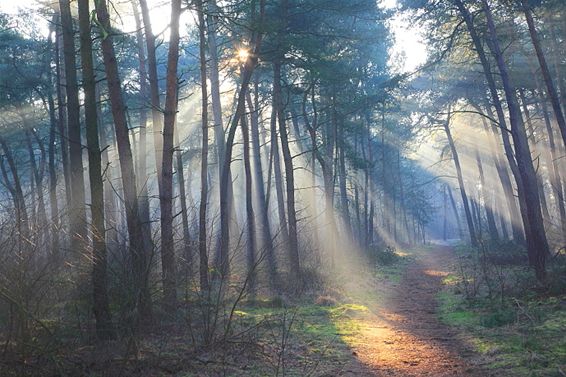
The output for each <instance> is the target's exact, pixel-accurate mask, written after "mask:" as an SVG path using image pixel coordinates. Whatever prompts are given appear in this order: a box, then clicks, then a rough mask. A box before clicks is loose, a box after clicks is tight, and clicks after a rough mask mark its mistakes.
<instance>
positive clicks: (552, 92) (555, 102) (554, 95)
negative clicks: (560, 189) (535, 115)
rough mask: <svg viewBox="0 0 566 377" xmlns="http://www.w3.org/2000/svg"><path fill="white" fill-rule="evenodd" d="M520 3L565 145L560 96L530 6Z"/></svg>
mask: <svg viewBox="0 0 566 377" xmlns="http://www.w3.org/2000/svg"><path fill="white" fill-rule="evenodd" d="M521 5H522V6H523V12H524V13H525V18H526V20H527V25H528V27H529V34H530V36H531V41H532V42H533V47H534V48H535V52H536V55H537V59H538V62H539V65H540V69H541V73H542V77H543V79H544V83H545V84H546V92H547V93H548V98H549V100H550V104H551V105H552V110H553V111H554V116H555V117H556V123H558V128H559V129H560V133H561V134H562V142H563V143H564V145H566V119H564V113H563V112H562V108H561V107H560V97H559V96H558V92H557V91H556V87H555V86H554V83H553V82H552V77H551V75H550V70H549V69H548V64H547V63H546V58H545V57H544V53H543V51H542V46H541V44H540V40H539V37H538V33H537V30H536V27H535V21H534V20H533V14H532V12H531V9H530V6H529V4H528V1H527V0H521Z"/></svg>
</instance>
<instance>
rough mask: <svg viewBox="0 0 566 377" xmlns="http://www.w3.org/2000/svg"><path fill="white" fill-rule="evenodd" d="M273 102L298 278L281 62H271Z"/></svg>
mask: <svg viewBox="0 0 566 377" xmlns="http://www.w3.org/2000/svg"><path fill="white" fill-rule="evenodd" d="M273 72H274V74H273V97H274V98H273V102H274V106H275V108H276V109H277V123H278V125H279V137H280V138H281V149H282V152H283V163H284V165H285V181H286V182H285V183H286V188H287V220H288V231H289V247H288V252H289V263H290V266H291V273H292V274H293V275H294V276H295V277H297V278H299V277H300V276H301V265H300V259H299V240H298V235H297V212H296V210H295V174H294V171H293V158H292V156H291V150H290V148H289V138H288V134H287V127H286V124H285V111H284V109H283V98H282V93H281V64H280V63H278V62H276V63H274V64H273Z"/></svg>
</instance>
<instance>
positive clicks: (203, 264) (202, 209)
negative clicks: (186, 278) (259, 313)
mask: <svg viewBox="0 0 566 377" xmlns="http://www.w3.org/2000/svg"><path fill="white" fill-rule="evenodd" d="M196 4H197V8H198V9H197V11H198V21H199V55H200V76H201V97H202V98H201V101H202V109H201V123H202V124H201V128H202V151H201V170H200V206H199V258H200V259H199V279H200V289H201V291H203V292H208V291H209V290H210V286H209V276H208V250H207V239H206V225H207V224H206V209H207V204H208V175H207V173H208V90H207V82H206V77H207V75H206V41H205V26H204V22H205V21H204V9H203V5H202V0H197V3H196ZM209 38H210V34H209ZM209 48H212V46H209ZM218 99H219V100H220V95H219V98H218ZM221 121H222V112H220V122H221ZM222 141H224V135H222ZM207 318H208V317H207ZM207 335H208V334H207ZM205 338H208V336H205Z"/></svg>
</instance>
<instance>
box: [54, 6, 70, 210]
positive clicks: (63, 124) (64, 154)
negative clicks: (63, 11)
mask: <svg viewBox="0 0 566 377" xmlns="http://www.w3.org/2000/svg"><path fill="white" fill-rule="evenodd" d="M59 20H60V17H59V16H57V17H56V18H55V21H54V22H55V23H56V24H57V23H59V22H60V21H59ZM61 39H62V37H60V36H59V35H57V36H56V38H55V46H54V50H55V76H56V77H55V78H56V88H57V89H56V93H57V114H58V117H59V118H58V119H57V127H58V132H59V145H60V147H61V161H62V163H63V180H64V182H65V198H66V199H67V203H71V177H70V175H71V173H70V167H69V146H68V144H67V137H68V136H67V114H66V113H65V109H66V108H67V102H66V98H67V91H66V90H65V86H66V83H65V73H64V69H63V68H61V56H60V55H61V54H60V51H61V43H62V42H61Z"/></svg>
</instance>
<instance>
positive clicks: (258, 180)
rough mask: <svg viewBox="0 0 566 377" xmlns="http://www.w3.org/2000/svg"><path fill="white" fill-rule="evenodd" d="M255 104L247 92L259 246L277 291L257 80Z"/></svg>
mask: <svg viewBox="0 0 566 377" xmlns="http://www.w3.org/2000/svg"><path fill="white" fill-rule="evenodd" d="M254 89H255V90H254V95H255V104H253V103H252V98H251V95H250V94H249V92H248V94H247V101H248V107H249V108H250V110H251V141H252V152H253V156H252V158H253V166H254V169H253V173H254V181H255V186H254V187H255V189H256V191H257V195H256V197H257V198H258V200H257V204H258V208H259V219H260V221H259V223H258V225H259V228H260V229H259V231H260V234H261V248H262V250H264V252H265V254H266V257H267V265H268V269H269V283H270V287H271V289H272V291H273V292H278V290H279V283H278V277H277V262H276V260H275V253H274V250H273V239H272V238H271V226H270V224H271V220H270V218H269V210H268V208H267V203H266V200H265V199H266V197H265V186H264V182H263V167H262V162H261V149H260V140H259V90H258V83H257V80H256V81H255V88H254Z"/></svg>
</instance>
